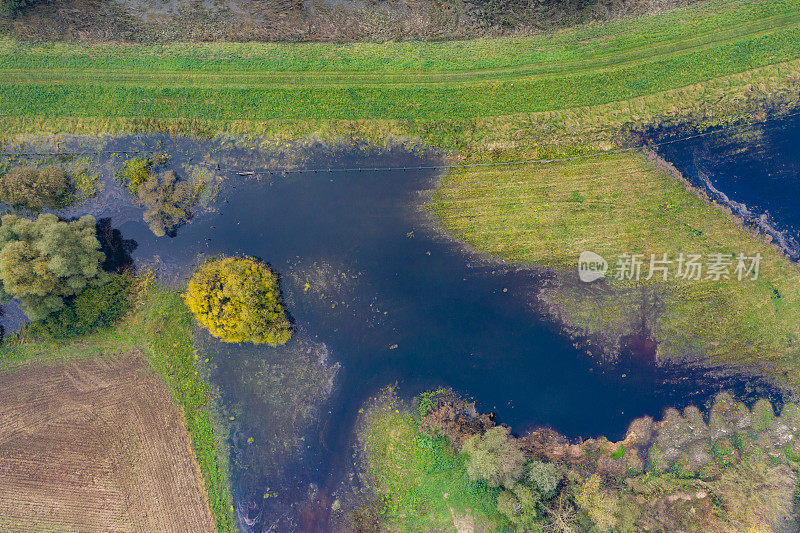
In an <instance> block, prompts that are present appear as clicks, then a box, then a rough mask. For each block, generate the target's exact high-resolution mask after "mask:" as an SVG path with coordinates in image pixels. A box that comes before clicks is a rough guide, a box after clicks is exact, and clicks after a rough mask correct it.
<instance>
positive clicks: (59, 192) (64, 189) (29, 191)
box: [0, 165, 98, 212]
mask: <svg viewBox="0 0 800 533" xmlns="http://www.w3.org/2000/svg"><path fill="white" fill-rule="evenodd" d="M96 179H97V178H96V176H93V175H91V174H90V172H89V170H88V168H86V167H78V168H75V169H71V170H70V171H68V170H66V169H65V168H64V167H63V166H59V165H42V166H36V165H20V166H14V167H11V168H10V169H7V170H6V171H2V172H0V202H3V203H4V204H6V205H8V206H11V207H14V208H21V209H26V210H29V211H34V212H36V211H41V210H43V209H63V208H65V207H69V206H70V205H72V204H73V203H75V202H76V201H78V200H83V199H87V198H91V197H92V196H94V195H95V194H97V192H98V187H97V184H96Z"/></svg>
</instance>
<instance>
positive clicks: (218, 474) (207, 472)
mask: <svg viewBox="0 0 800 533" xmlns="http://www.w3.org/2000/svg"><path fill="white" fill-rule="evenodd" d="M137 288H138V290H137V294H136V296H135V299H136V301H135V302H134V309H133V310H132V311H131V312H130V313H129V314H128V315H127V316H126V317H125V318H124V319H123V320H122V321H121V322H120V323H119V324H117V325H116V326H114V327H113V328H110V329H106V330H101V331H98V332H97V333H93V334H89V335H85V336H83V337H78V338H74V339H70V340H68V341H63V340H59V341H47V340H43V339H41V338H37V339H27V338H25V337H24V335H23V336H22V337H21V338H13V339H12V340H10V341H7V342H6V343H5V344H4V345H3V346H0V364H2V367H3V369H4V371H9V370H12V369H13V368H14V366H15V365H18V364H20V363H22V362H23V361H30V360H35V361H36V364H58V363H62V362H66V361H69V360H70V359H73V358H76V357H96V356H98V355H100V356H103V357H109V358H113V357H114V356H115V354H123V353H130V352H134V353H136V352H138V353H142V354H144V356H146V357H147V359H148V360H149V361H150V364H151V365H152V367H153V368H154V369H155V371H156V372H158V374H159V375H161V377H162V378H163V380H164V383H165V384H166V385H167V388H168V389H169V391H170V393H171V394H172V398H173V401H174V402H175V403H176V405H178V407H179V408H180V409H181V410H182V412H183V414H184V418H185V420H186V427H187V429H188V431H189V435H190V437H191V442H192V447H193V449H194V453H195V456H196V457H197V462H198V464H199V466H200V470H201V472H202V474H203V478H204V480H205V486H206V492H207V494H208V497H209V503H210V506H211V511H212V513H213V515H214V520H215V522H216V526H217V530H218V531H230V532H232V531H235V530H236V524H235V522H234V519H233V513H232V512H231V509H232V507H231V501H232V500H231V493H230V487H229V483H228V479H227V477H228V472H227V451H226V450H224V449H223V448H222V447H221V440H220V436H219V434H218V431H217V430H216V429H215V426H214V419H213V416H214V415H213V412H212V410H211V409H213V406H212V403H211V402H210V399H209V398H210V394H211V391H210V390H209V388H208V385H207V384H206V383H205V381H204V380H203V378H202V377H201V376H200V375H199V373H198V368H197V361H196V359H197V352H196V350H195V348H194V343H193V332H194V319H193V318H192V316H191V314H190V313H189V311H188V310H187V309H186V306H185V305H184V303H183V300H182V299H181V297H180V295H178V294H176V293H174V292H171V291H168V290H164V289H162V288H159V287H156V286H154V284H152V283H151V282H149V281H148V278H140V280H139V282H138V283H137Z"/></svg>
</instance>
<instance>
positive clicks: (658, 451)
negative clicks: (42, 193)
mask: <svg viewBox="0 0 800 533" xmlns="http://www.w3.org/2000/svg"><path fill="white" fill-rule="evenodd" d="M798 413H800V408H799V407H798V406H797V405H795V404H786V405H785V406H784V408H783V410H782V411H781V414H780V416H775V413H774V411H773V408H772V405H770V403H769V402H768V401H766V400H759V401H758V402H756V404H755V405H754V406H753V407H752V409H750V408H748V407H747V406H745V405H744V404H742V403H740V402H738V401H736V400H735V399H734V398H733V397H731V396H730V395H729V394H727V393H723V394H720V395H719V396H717V398H716V399H715V401H714V404H713V406H712V407H711V409H710V410H709V414H708V417H707V418H706V417H704V416H703V415H702V413H701V412H700V410H698V409H697V408H696V407H687V408H686V409H685V410H684V411H683V412H682V413H680V412H678V411H676V410H674V409H669V410H667V411H666V412H665V413H664V418H663V420H662V421H660V422H654V421H653V420H652V419H651V418H649V417H645V418H640V419H636V420H634V421H633V422H632V423H631V425H630V427H629V429H628V431H627V434H626V436H625V438H624V439H623V440H622V441H620V442H618V443H614V442H610V441H608V440H606V439H604V438H599V439H588V440H584V441H580V442H578V443H570V442H568V441H567V440H566V439H565V438H564V437H563V436H561V435H559V434H557V433H555V432H553V431H551V430H543V429H538V430H533V431H531V432H530V433H529V434H527V435H524V436H521V437H515V436H513V435H511V434H510V433H509V431H508V429H507V428H505V427H502V426H495V425H494V424H493V423H492V422H491V421H490V420H489V419H488V417H486V416H485V415H480V414H478V413H477V412H476V411H475V409H474V406H473V405H471V404H469V403H466V402H464V401H463V400H461V399H460V398H458V397H457V396H455V395H453V394H452V393H449V392H446V391H442V392H439V393H437V394H436V399H435V404H434V406H433V408H432V409H431V410H430V412H429V413H428V414H426V415H424V416H420V415H417V416H414V415H413V414H412V413H411V412H409V411H407V410H406V409H405V408H404V407H403V406H402V404H400V403H399V402H398V400H396V399H395V398H394V397H393V395H391V394H387V395H385V396H384V397H383V398H381V399H380V400H379V401H378V402H377V403H376V404H375V405H373V407H372V408H370V409H369V410H368V411H367V412H366V414H365V415H364V418H365V422H364V424H363V426H362V435H361V440H360V442H361V444H360V451H361V452H362V454H363V455H362V458H363V460H364V462H365V465H364V466H365V470H364V471H365V474H366V475H367V477H368V478H369V479H370V480H371V483H372V487H373V488H374V490H375V494H374V498H373V500H372V502H371V503H370V504H368V505H367V506H361V507H356V508H355V509H354V510H353V511H352V512H351V513H350V514H349V516H345V517H343V518H344V520H345V521H346V523H349V524H351V525H355V526H356V527H359V528H360V529H362V530H365V529H368V528H369V527H370V525H371V527H376V528H381V529H388V530H403V531H431V530H434V529H452V528H455V529H458V530H462V529H470V530H500V531H596V532H604V531H617V532H629V531H630V532H632V531H664V530H669V531H675V530H681V531H693V532H695V531H696V532H708V531H712V532H714V531H719V532H722V531H768V530H783V529H781V528H785V530H787V531H789V530H792V529H793V528H796V527H797V526H798V523H797V516H796V514H794V511H795V507H796V506H797V505H798V504H797V502H796V501H795V497H794V494H795V492H796V489H795V487H796V485H797V481H798V475H797V472H798V468H799V467H800V465H799V464H798V458H800V456H799V455H798V451H800V443H799V442H798V440H797V436H798V435H799V434H798V431H800V418H798Z"/></svg>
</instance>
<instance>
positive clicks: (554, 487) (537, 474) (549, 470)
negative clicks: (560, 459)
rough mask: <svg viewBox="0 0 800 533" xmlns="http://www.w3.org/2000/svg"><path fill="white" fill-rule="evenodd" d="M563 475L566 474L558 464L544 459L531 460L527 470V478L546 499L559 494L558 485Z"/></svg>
mask: <svg viewBox="0 0 800 533" xmlns="http://www.w3.org/2000/svg"><path fill="white" fill-rule="evenodd" d="M563 477H564V474H563V473H562V472H561V469H560V468H559V467H558V465H556V464H555V463H545V462H542V461H531V462H530V463H528V465H527V468H526V472H525V478H526V480H527V481H528V482H530V484H531V485H532V486H533V487H534V488H535V489H536V491H537V492H538V493H539V494H540V495H541V496H542V499H545V500H550V499H552V498H554V497H555V496H556V494H558V485H559V484H560V483H561V479H562V478H563Z"/></svg>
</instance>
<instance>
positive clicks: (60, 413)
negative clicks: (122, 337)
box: [0, 354, 214, 532]
mask: <svg viewBox="0 0 800 533" xmlns="http://www.w3.org/2000/svg"><path fill="white" fill-rule="evenodd" d="M0 529H1V530H2V531H82V532H83V531H104V532H105V531H108V532H111V531H143V532H151V531H159V532H166V531H187V532H188V531H191V532H200V531H214V525H213V520H212V517H211V511H210V509H209V505H208V498H207V496H206V494H205V490H204V489H203V485H202V478H201V475H200V470H199V467H198V466H197V462H196V460H195V457H194V454H193V452H192V450H191V447H190V443H189V437H188V434H187V432H186V428H185V425H184V422H183V419H182V417H181V414H180V413H179V411H178V409H177V408H176V407H175V405H174V404H173V403H172V400H171V398H170V394H169V392H168V391H167V389H166V387H165V386H164V384H163V383H162V382H161V380H160V379H159V377H158V376H157V375H156V374H155V373H154V372H153V371H152V370H151V369H150V367H149V365H148V364H147V361H146V360H145V359H144V357H141V356H137V355H136V354H128V355H124V356H120V357H116V358H114V359H87V360H79V361H73V362H70V363H67V364H59V365H53V366H46V365H42V364H41V363H38V364H37V363H34V364H27V365H23V366H22V367H19V368H17V369H15V370H13V371H11V372H7V373H2V374H0Z"/></svg>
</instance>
